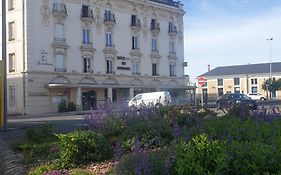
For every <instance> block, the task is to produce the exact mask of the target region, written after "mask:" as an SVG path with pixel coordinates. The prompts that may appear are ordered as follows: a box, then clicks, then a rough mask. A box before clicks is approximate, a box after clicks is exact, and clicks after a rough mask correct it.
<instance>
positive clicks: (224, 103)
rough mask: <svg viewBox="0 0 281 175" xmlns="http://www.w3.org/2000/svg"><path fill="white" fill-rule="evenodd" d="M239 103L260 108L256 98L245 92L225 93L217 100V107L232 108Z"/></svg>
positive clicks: (253, 108)
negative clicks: (253, 98)
mask: <svg viewBox="0 0 281 175" xmlns="http://www.w3.org/2000/svg"><path fill="white" fill-rule="evenodd" d="M238 105H246V106H248V107H249V108H250V109H252V110H255V109H257V108H258V105H257V103H256V101H255V100H252V99H251V98H249V97H248V96H247V95H245V94H239V93H228V94H224V95H222V96H221V97H219V98H218V100H217V107H218V108H219V109H224V108H227V109H231V108H233V107H234V106H238Z"/></svg>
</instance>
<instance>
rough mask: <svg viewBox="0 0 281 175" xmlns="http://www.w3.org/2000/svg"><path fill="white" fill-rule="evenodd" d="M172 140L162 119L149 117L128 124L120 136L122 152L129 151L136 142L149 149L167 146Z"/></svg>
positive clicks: (170, 130)
mask: <svg viewBox="0 0 281 175" xmlns="http://www.w3.org/2000/svg"><path fill="white" fill-rule="evenodd" d="M172 138H173V135H172V129H171V128H170V127H169V124H168V123H167V122H166V121H165V120H164V119H163V118H157V117H151V118H150V119H149V120H138V121H135V122H134V123H132V124H130V125H129V126H128V127H127V128H126V129H125V130H124V132H123V133H122V135H121V143H122V148H123V149H124V151H130V150H132V146H134V143H135V141H136V140H139V141H140V143H141V147H142V148H146V149H150V148H157V147H161V146H164V145H167V144H169V143H170V141H171V140H172Z"/></svg>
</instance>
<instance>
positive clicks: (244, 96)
mask: <svg viewBox="0 0 281 175" xmlns="http://www.w3.org/2000/svg"><path fill="white" fill-rule="evenodd" d="M241 96H242V98H244V99H251V98H250V97H248V96H247V95H245V94H242V95H241Z"/></svg>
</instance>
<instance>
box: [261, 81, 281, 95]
mask: <svg viewBox="0 0 281 175" xmlns="http://www.w3.org/2000/svg"><path fill="white" fill-rule="evenodd" d="M262 89H263V90H269V91H270V92H274V91H278V90H281V79H278V80H270V79H267V80H266V81H265V82H264V83H263V85H262Z"/></svg>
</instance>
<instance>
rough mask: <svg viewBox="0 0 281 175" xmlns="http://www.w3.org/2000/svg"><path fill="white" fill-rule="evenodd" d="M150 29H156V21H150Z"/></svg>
mask: <svg viewBox="0 0 281 175" xmlns="http://www.w3.org/2000/svg"><path fill="white" fill-rule="evenodd" d="M151 29H152V30H154V29H156V19H152V20H151Z"/></svg>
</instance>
